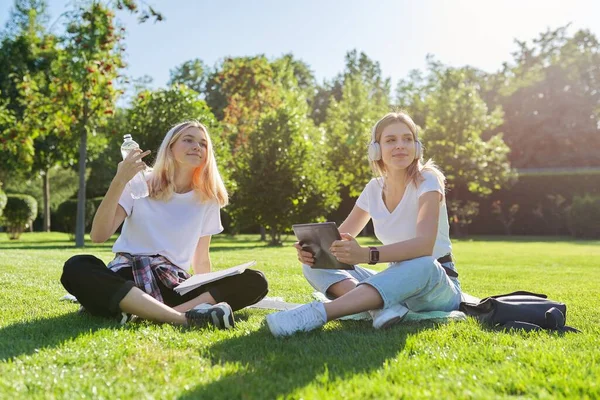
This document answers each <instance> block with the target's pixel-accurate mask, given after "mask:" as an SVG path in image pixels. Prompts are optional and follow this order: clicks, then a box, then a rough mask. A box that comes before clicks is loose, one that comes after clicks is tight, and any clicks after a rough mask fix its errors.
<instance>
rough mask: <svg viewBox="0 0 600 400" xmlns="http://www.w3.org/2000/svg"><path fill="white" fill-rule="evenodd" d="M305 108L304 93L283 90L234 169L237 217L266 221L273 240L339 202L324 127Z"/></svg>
mask: <svg viewBox="0 0 600 400" xmlns="http://www.w3.org/2000/svg"><path fill="white" fill-rule="evenodd" d="M307 114H308V108H307V105H306V100H305V98H304V97H303V96H301V95H300V96H299V95H298V94H297V93H295V94H294V93H292V92H289V93H287V95H286V96H285V98H284V99H283V102H282V105H281V106H280V107H279V108H277V109H275V110H272V111H271V112H269V113H268V114H265V115H264V116H263V117H262V118H261V120H260V123H259V125H258V127H257V129H256V130H255V131H254V132H252V133H251V135H250V136H249V139H248V145H247V147H246V149H245V151H244V152H242V153H241V154H240V156H239V158H241V159H242V160H241V162H240V163H239V164H238V166H239V168H238V169H236V171H235V172H234V174H235V179H236V181H237V184H238V188H237V191H236V192H235V195H234V199H233V201H232V203H233V205H234V206H235V213H236V215H237V220H238V222H239V223H242V224H243V223H246V224H247V225H252V224H256V223H258V224H259V225H260V226H264V227H265V228H266V229H267V231H268V232H269V235H270V237H271V244H272V245H278V244H281V234H282V233H283V232H285V231H286V230H288V229H289V227H290V226H291V225H292V224H293V223H298V222H301V221H320V220H323V219H324V216H325V215H327V213H328V212H331V211H332V209H333V208H334V207H336V206H337V204H338V203H339V195H338V194H337V190H336V184H335V176H334V175H332V174H330V173H328V171H327V168H326V164H325V161H324V152H323V134H322V131H320V130H318V129H316V128H315V127H314V125H313V123H312V121H311V120H310V119H309V118H308V116H307Z"/></svg>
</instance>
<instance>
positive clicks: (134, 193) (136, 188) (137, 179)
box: [121, 135, 150, 199]
mask: <svg viewBox="0 0 600 400" xmlns="http://www.w3.org/2000/svg"><path fill="white" fill-rule="evenodd" d="M123 139H125V140H124V141H123V144H122V145H121V154H122V155H123V159H125V157H127V155H128V154H129V153H130V152H131V150H135V149H139V148H140V145H139V144H137V143H136V142H134V141H133V139H132V138H131V135H125V136H123ZM138 162H142V161H141V160H139V161H138ZM128 185H129V187H130V188H131V197H133V198H134V199H141V198H143V197H148V195H149V194H150V192H149V191H148V183H147V182H146V177H145V176H144V171H140V172H138V173H137V174H135V176H134V177H133V178H132V179H131V180H130V181H129V183H128Z"/></svg>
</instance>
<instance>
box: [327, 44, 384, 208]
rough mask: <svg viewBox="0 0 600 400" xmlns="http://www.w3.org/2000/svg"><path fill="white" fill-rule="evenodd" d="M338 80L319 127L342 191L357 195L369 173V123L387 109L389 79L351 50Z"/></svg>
mask: <svg viewBox="0 0 600 400" xmlns="http://www.w3.org/2000/svg"><path fill="white" fill-rule="evenodd" d="M341 82H342V83H341V88H342V95H341V98H340V99H339V100H337V99H336V98H335V97H333V96H332V98H331V99H330V100H329V105H328V108H327V113H326V118H325V121H324V122H323V125H322V126H323V128H324V129H325V132H326V139H327V147H328V150H327V159H328V161H329V163H330V167H331V169H332V171H335V173H336V174H337V176H338V180H339V182H340V184H341V187H342V190H343V191H344V193H346V194H347V195H348V196H350V197H357V196H358V195H359V194H360V192H361V191H362V189H363V188H364V186H365V184H366V183H367V181H368V180H369V178H370V177H371V176H372V172H371V169H370V166H369V163H368V161H367V145H368V143H369V140H370V134H371V129H372V127H373V125H374V124H375V122H376V121H377V120H378V119H379V118H381V117H382V116H383V115H384V114H385V113H386V112H388V111H389V79H383V78H382V77H381V71H380V68H379V64H378V63H376V62H372V61H371V60H370V59H369V58H368V57H367V56H366V55H365V54H364V53H361V54H360V56H358V55H357V53H356V51H353V52H350V53H348V54H347V55H346V70H345V71H344V73H343V75H342V78H341Z"/></svg>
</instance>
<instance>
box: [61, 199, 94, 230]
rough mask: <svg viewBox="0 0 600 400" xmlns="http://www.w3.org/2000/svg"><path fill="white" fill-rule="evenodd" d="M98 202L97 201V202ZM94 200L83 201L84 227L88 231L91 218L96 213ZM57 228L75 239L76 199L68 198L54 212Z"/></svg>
mask: <svg viewBox="0 0 600 400" xmlns="http://www.w3.org/2000/svg"><path fill="white" fill-rule="evenodd" d="M98 204H99V203H98ZM96 208H97V206H96V200H95V199H87V200H86V202H85V225H86V226H85V229H86V231H89V228H90V227H91V226H92V220H93V219H94V214H95V213H96ZM54 216H55V221H56V222H57V224H58V229H60V230H61V231H63V232H67V233H68V234H69V238H70V239H71V240H73V239H75V227H76V223H77V199H69V200H67V201H65V202H63V203H61V204H60V205H59V206H58V208H57V209H56V212H55V213H54Z"/></svg>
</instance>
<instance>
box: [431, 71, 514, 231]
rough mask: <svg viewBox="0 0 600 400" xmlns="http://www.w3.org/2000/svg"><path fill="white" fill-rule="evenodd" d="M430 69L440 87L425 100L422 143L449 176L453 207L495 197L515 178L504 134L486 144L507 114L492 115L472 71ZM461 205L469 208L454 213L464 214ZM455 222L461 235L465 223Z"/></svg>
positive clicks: (432, 79)
mask: <svg viewBox="0 0 600 400" xmlns="http://www.w3.org/2000/svg"><path fill="white" fill-rule="evenodd" d="M430 67H431V68H432V69H431V71H430V74H431V76H430V77H429V81H430V82H435V85H434V87H433V90H431V91H429V92H428V93H427V94H426V95H425V97H424V107H425V108H426V110H427V114H426V118H425V129H424V132H423V134H422V136H421V140H422V141H423V143H424V147H425V149H426V153H425V154H426V155H427V156H428V157H432V158H433V159H434V160H435V161H436V163H438V164H439V165H440V166H441V168H442V170H443V171H444V172H445V175H446V178H447V181H448V184H447V188H448V195H449V196H448V197H449V199H450V203H452V202H464V200H465V195H466V193H467V192H470V193H475V194H477V195H479V196H484V197H485V196H489V195H490V194H491V193H492V191H494V190H499V189H501V188H502V187H503V186H504V185H506V184H508V183H509V182H510V181H511V179H512V178H513V174H512V171H511V168H510V163H509V161H508V152H509V149H508V146H506V144H505V143H504V141H503V140H502V134H501V133H497V134H495V135H493V136H491V137H490V138H489V139H488V140H487V141H486V140H484V139H483V134H484V133H485V132H487V131H491V130H493V129H495V128H496V127H498V126H499V125H500V124H501V123H502V111H501V110H500V109H499V108H497V109H495V110H493V111H492V112H489V110H488V108H487V106H486V104H485V103H484V102H483V100H482V99H481V97H480V96H479V93H478V88H477V87H476V85H474V84H471V83H469V82H468V79H467V78H468V71H465V70H463V69H460V68H458V69H457V68H450V67H442V66H440V65H433V66H430ZM458 204H463V205H465V204H467V203H457V204H450V205H449V208H450V209H453V208H454V209H458V207H459V206H458ZM469 208H473V205H472V204H471V205H469ZM470 217H472V215H471V216H470ZM470 217H469V218H470ZM451 222H452V223H453V228H454V232H455V233H456V234H459V235H460V233H461V229H460V226H461V223H462V222H461V219H460V218H452V217H451Z"/></svg>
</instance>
